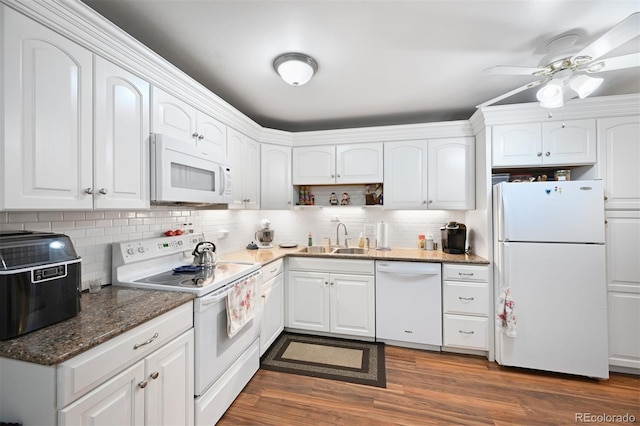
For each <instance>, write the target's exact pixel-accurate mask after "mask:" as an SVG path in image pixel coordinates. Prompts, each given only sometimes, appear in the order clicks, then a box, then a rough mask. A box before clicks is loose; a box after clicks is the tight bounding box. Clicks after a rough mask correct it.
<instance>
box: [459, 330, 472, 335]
mask: <svg viewBox="0 0 640 426" xmlns="http://www.w3.org/2000/svg"><path fill="white" fill-rule="evenodd" d="M458 333H460V334H474V333H475V331H473V330H472V331H464V330H458Z"/></svg>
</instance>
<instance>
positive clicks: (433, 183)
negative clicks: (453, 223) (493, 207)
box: [427, 137, 475, 210]
mask: <svg viewBox="0 0 640 426" xmlns="http://www.w3.org/2000/svg"><path fill="white" fill-rule="evenodd" d="M428 151H429V153H428V161H429V163H428V167H427V170H428V173H427V176H428V178H427V185H428V195H429V199H428V207H429V208H430V209H439V210H472V209H474V208H475V185H474V182H475V155H474V151H475V150H474V138H470V137H469V138H447V139H432V140H429V149H428Z"/></svg>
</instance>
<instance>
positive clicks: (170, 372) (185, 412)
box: [145, 329, 195, 425]
mask: <svg viewBox="0 0 640 426" xmlns="http://www.w3.org/2000/svg"><path fill="white" fill-rule="evenodd" d="M193 344H194V343H193V329H191V330H189V331H187V332H186V333H184V334H183V335H181V336H180V337H177V338H175V339H174V340H172V341H171V342H170V343H167V344H166V345H165V346H163V347H162V348H160V349H158V350H157V351H155V352H154V353H152V354H151V355H149V356H148V357H147V358H146V359H145V373H146V377H145V380H146V382H147V386H146V387H145V392H146V393H147V395H146V403H145V413H146V416H145V417H146V424H148V425H191V424H193V419H194V392H195V389H194V384H193V383H194V365H193V362H194V361H193V360H194V352H193V350H194V349H193Z"/></svg>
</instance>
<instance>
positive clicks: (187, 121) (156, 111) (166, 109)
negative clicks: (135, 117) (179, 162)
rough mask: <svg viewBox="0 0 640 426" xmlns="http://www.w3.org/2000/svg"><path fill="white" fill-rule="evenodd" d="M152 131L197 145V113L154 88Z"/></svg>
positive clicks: (176, 99)
mask: <svg viewBox="0 0 640 426" xmlns="http://www.w3.org/2000/svg"><path fill="white" fill-rule="evenodd" d="M152 103H153V106H152V110H153V120H152V122H151V131H152V132H153V133H160V134H163V135H168V136H171V137H173V138H175V139H178V140H181V141H184V142H185V143H189V144H193V145H195V143H196V139H195V137H194V136H193V135H194V133H195V132H196V120H197V111H196V109H195V108H194V107H192V106H191V105H189V104H187V103H186V102H183V101H181V100H180V99H178V98H176V97H175V96H173V95H170V94H168V93H167V92H165V91H164V90H162V89H159V88H157V87H154V88H153V99H152Z"/></svg>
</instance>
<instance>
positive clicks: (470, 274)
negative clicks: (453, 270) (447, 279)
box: [458, 272, 473, 277]
mask: <svg viewBox="0 0 640 426" xmlns="http://www.w3.org/2000/svg"><path fill="white" fill-rule="evenodd" d="M458 275H460V276H461V277H472V276H473V272H458Z"/></svg>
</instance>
